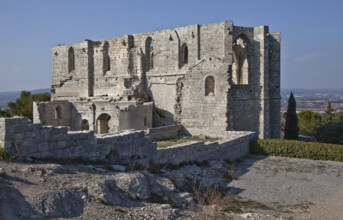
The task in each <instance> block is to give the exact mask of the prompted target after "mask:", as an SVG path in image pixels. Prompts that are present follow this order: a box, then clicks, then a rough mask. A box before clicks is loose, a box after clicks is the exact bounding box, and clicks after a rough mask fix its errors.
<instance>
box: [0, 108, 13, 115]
mask: <svg viewBox="0 0 343 220" xmlns="http://www.w3.org/2000/svg"><path fill="white" fill-rule="evenodd" d="M0 117H11V112H10V110H9V109H5V110H2V109H1V108H0Z"/></svg>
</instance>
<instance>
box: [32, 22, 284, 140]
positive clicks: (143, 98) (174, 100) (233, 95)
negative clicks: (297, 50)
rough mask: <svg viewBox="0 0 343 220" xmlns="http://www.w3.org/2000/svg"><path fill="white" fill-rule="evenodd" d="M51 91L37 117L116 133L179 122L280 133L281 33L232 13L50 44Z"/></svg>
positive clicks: (195, 130)
mask: <svg viewBox="0 0 343 220" xmlns="http://www.w3.org/2000/svg"><path fill="white" fill-rule="evenodd" d="M52 63H53V79H52V85H51V89H52V101H51V102H48V103H38V104H37V105H36V108H35V111H34V122H41V123H43V124H47V125H57V126H61V125H62V126H68V127H70V129H71V130H74V131H77V130H92V131H95V132H96V133H111V132H114V131H119V130H125V129H147V128H151V127H159V126H168V125H175V124H180V125H183V127H184V128H185V129H184V132H185V133H189V134H192V135H199V134H204V135H209V136H218V135H225V134H227V131H254V132H257V133H258V135H259V137H260V138H278V137H279V136H280V33H278V32H269V28H268V26H259V27H240V26H235V25H234V24H233V22H232V21H224V22H220V23H214V24H203V25H190V26H187V27H180V28H175V29H168V30H162V31H156V32H149V33H142V34H133V35H125V36H121V37H116V38H112V39H106V40H99V41H92V40H85V41H82V42H80V43H77V44H68V45H58V46H56V47H54V48H53V49H52Z"/></svg>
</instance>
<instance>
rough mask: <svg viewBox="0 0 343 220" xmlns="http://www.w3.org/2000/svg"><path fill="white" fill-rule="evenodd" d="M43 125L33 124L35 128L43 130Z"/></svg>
mask: <svg viewBox="0 0 343 220" xmlns="http://www.w3.org/2000/svg"><path fill="white" fill-rule="evenodd" d="M42 128H43V125H42V124H41V123H37V124H33V130H42Z"/></svg>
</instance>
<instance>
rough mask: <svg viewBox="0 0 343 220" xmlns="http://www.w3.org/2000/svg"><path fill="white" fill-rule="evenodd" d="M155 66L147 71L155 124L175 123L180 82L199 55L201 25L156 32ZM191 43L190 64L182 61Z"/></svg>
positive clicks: (154, 36) (153, 37)
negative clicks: (177, 86)
mask: <svg viewBox="0 0 343 220" xmlns="http://www.w3.org/2000/svg"><path fill="white" fill-rule="evenodd" d="M150 36H151V38H152V39H153V40H154V65H153V68H152V69H149V70H148V71H147V73H146V77H147V93H148V94H149V96H150V97H151V99H152V100H153V101H154V102H155V107H156V109H155V110H156V111H155V113H154V126H164V125H170V124H174V123H175V120H174V117H175V112H174V108H175V104H176V82H177V80H178V78H179V77H182V76H183V75H184V74H186V72H187V69H188V67H189V66H190V65H194V64H195V63H196V62H197V61H198V60H197V54H198V37H197V25H192V26H188V27H183V28H176V29H169V30H163V31H158V32H154V33H153V34H151V35H150ZM185 45H187V51H188V59H187V61H188V62H187V63H184V62H183V60H181V56H182V55H184V54H181V53H182V49H181V48H182V47H183V48H184V47H185Z"/></svg>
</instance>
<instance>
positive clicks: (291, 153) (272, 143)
mask: <svg viewBox="0 0 343 220" xmlns="http://www.w3.org/2000/svg"><path fill="white" fill-rule="evenodd" d="M250 153H251V154H259V155H272V156H282V157H296V158H307V159H313V160H333V161H342V162H343V145H336V144H324V143H316V142H303V141H296V140H276V139H264V140H257V141H253V142H251V143H250Z"/></svg>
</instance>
